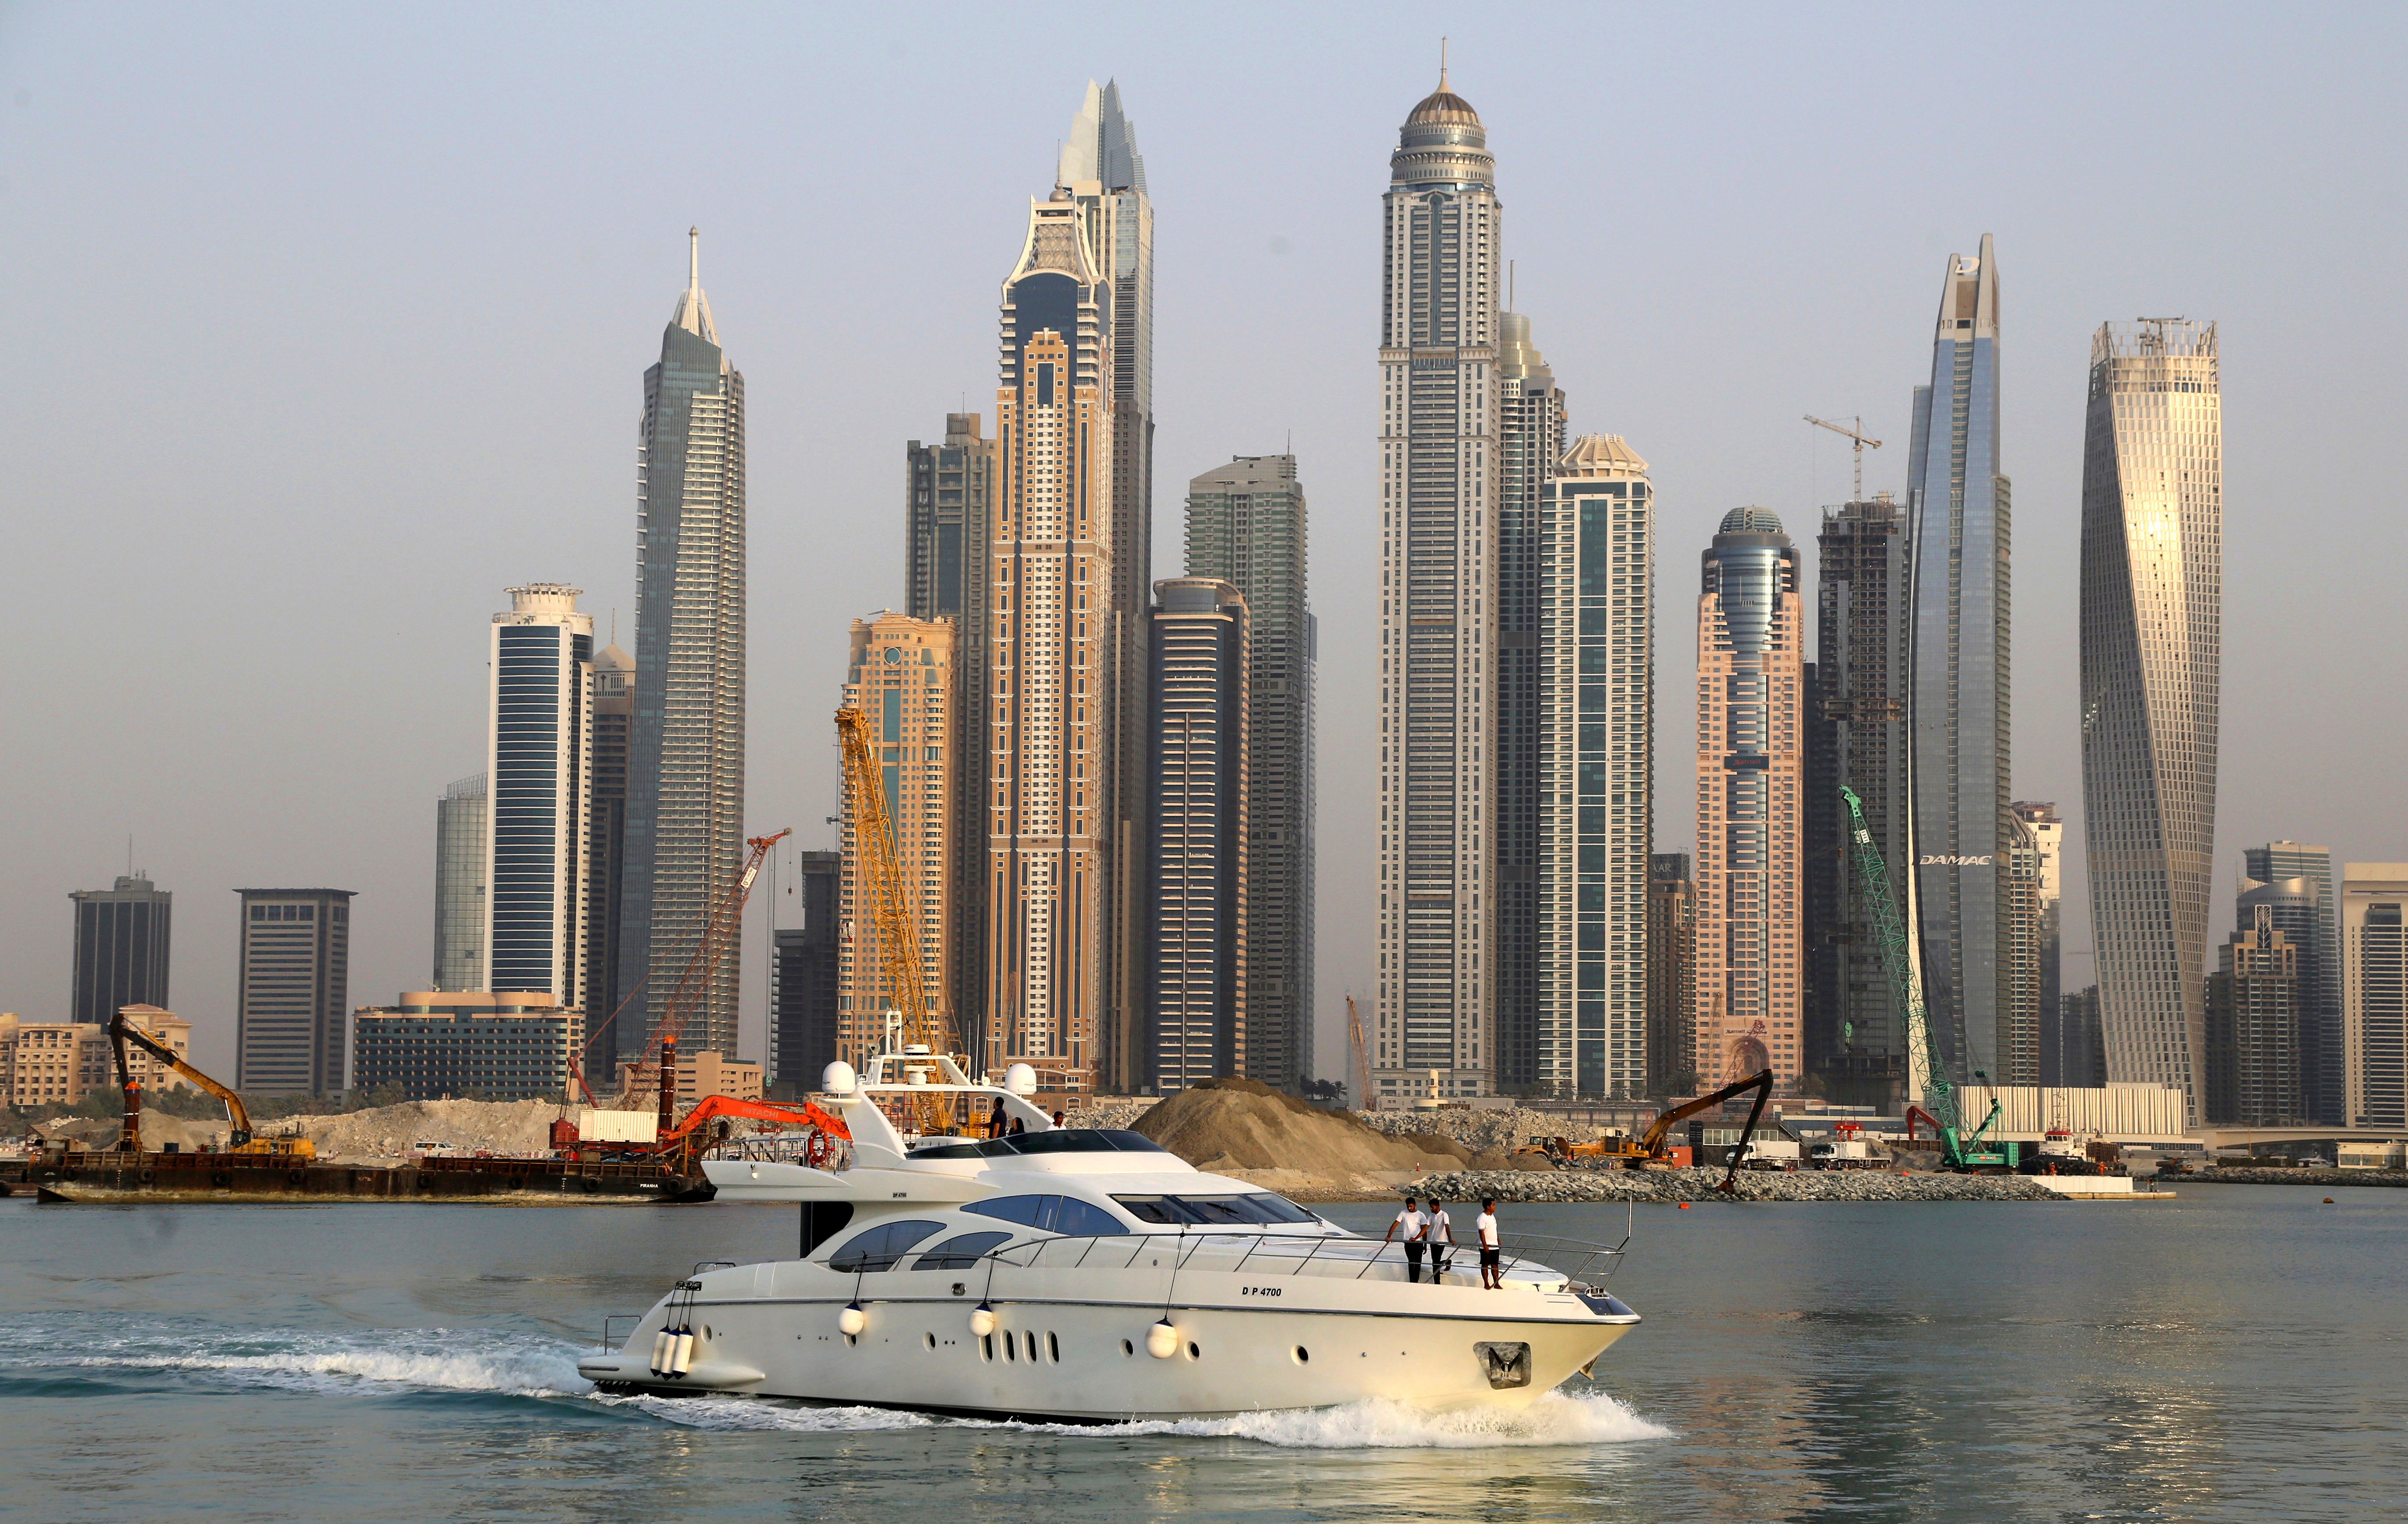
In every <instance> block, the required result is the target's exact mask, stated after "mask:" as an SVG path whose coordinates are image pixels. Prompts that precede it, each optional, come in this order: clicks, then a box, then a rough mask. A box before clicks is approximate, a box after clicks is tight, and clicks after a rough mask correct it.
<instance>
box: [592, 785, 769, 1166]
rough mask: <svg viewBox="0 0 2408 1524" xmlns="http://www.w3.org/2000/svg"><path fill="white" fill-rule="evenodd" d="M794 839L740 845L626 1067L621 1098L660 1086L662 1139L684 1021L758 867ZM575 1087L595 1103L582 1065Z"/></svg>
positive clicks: (673, 1096)
mask: <svg viewBox="0 0 2408 1524" xmlns="http://www.w3.org/2000/svg"><path fill="white" fill-rule="evenodd" d="M794 834H795V833H794V832H793V831H791V830H783V831H780V832H779V833H778V834H777V835H775V836H755V837H752V838H749V839H747V841H745V843H744V844H745V845H746V846H747V847H749V848H751V849H752V850H751V852H750V853H749V854H748V855H746V857H745V859H744V870H743V871H742V872H740V873H738V874H737V875H736V883H735V884H734V885H733V886H732V887H730V888H729V889H728V891H727V898H726V899H723V900H721V901H720V902H719V905H718V906H717V908H715V909H714V910H713V911H712V912H711V913H710V919H709V920H708V921H707V922H705V923H704V925H703V928H702V935H701V936H700V937H698V938H696V939H695V944H694V952H693V954H692V956H689V957H687V959H686V963H685V969H684V971H683V972H681V973H680V974H679V975H678V982H677V987H676V988H674V989H672V990H670V991H669V994H668V999H666V1000H663V1001H662V1002H661V1019H660V1023H659V1025H658V1026H656V1027H654V1028H652V1037H651V1039H650V1041H648V1042H646V1043H645V1044H644V1052H643V1056H642V1057H639V1058H638V1059H636V1060H635V1061H633V1062H632V1063H630V1064H628V1065H627V1069H626V1088H625V1090H624V1092H623V1094H624V1095H640V1094H642V1093H643V1092H644V1091H645V1090H646V1089H648V1088H651V1087H652V1086H653V1085H657V1086H658V1087H659V1090H660V1098H661V1100H660V1106H661V1129H660V1135H661V1136H662V1137H664V1138H667V1137H668V1136H669V1135H670V1132H671V1130H672V1124H673V1123H674V1122H675V1121H676V1116H675V1112H676V1109H677V1040H678V1034H679V1033H680V1032H681V1031H682V1030H683V1029H684V1028H685V1020H686V1016H687V1015H688V1014H690V1013H691V1012H692V1011H693V1010H694V1007H695V1004H696V1003H697V1002H698V1001H700V1000H701V999H702V998H703V996H704V995H705V993H707V992H708V991H709V990H710V981H711V976H712V975H713V974H715V973H717V972H718V971H719V965H720V963H721V961H722V960H723V959H724V958H725V957H726V956H727V946H728V943H730V942H734V941H735V940H736V932H737V928H738V927H740V926H741V925H743V922H744V906H745V903H746V901H748V900H750V899H752V898H753V880H754V879H756V878H758V877H760V876H761V865H762V863H764V862H765V861H767V859H768V856H769V850H770V849H771V848H772V847H775V846H776V845H777V844H778V843H779V842H781V841H784V840H785V839H786V838H787V837H789V836H792V835H794ZM660 962H661V960H655V961H654V963H653V965H652V972H651V973H648V974H646V975H645V977H644V983H645V984H650V983H651V982H652V974H656V973H658V972H659V971H660ZM642 988H643V985H638V986H637V988H636V989H635V990H631V991H629V992H628V995H627V999H626V1000H625V1001H623V1002H621V1005H620V1010H622V1011H624V1010H625V1009H626V1007H627V1005H628V1004H630V1003H632V1002H633V1001H634V1000H635V998H636V996H637V994H638V993H640V992H641V990H642ZM616 1016H617V1013H616V1012H614V1013H612V1017H613V1022H612V1023H605V1024H604V1025H603V1026H602V1027H601V1028H597V1029H596V1030H595V1033H594V1034H593V1036H591V1037H588V1038H587V1039H586V1040H585V1044H586V1046H587V1047H589V1048H590V1047H592V1046H593V1045H594V1043H595V1041H596V1040H597V1039H598V1038H600V1036H601V1035H602V1033H603V1032H605V1031H608V1030H609V1028H610V1026H611V1025H612V1024H613V1023H615V1020H616ZM577 1084H578V1087H579V1088H581V1089H582V1090H583V1091H584V1092H585V1099H586V1100H587V1101H588V1102H589V1103H591V1104H595V1105H599V1104H600V1102H599V1101H597V1100H595V1097H594V1086H593V1085H590V1084H588V1083H587V1081H586V1079H585V1073H584V1067H583V1065H582V1064H581V1065H580V1066H579V1068H578V1074H577Z"/></svg>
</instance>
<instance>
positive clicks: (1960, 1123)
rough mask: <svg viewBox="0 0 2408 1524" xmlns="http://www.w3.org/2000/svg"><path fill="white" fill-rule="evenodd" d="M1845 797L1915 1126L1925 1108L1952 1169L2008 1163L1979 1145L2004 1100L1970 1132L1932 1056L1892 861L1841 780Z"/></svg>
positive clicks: (1910, 1117) (1910, 1120)
mask: <svg viewBox="0 0 2408 1524" xmlns="http://www.w3.org/2000/svg"><path fill="white" fill-rule="evenodd" d="M1840 798H1842V800H1843V801H1845V802H1846V804H1847V807H1848V847H1849V851H1850V852H1851V853H1852V854H1853V855H1855V857H1856V876H1857V878H1858V879H1859V880H1860V881H1861V882H1862V883H1863V884H1864V886H1865V902H1866V904H1867V905H1868V906H1870V907H1871V910H1872V914H1873V936H1874V938H1875V940H1876V941H1878V942H1880V943H1881V950H1882V961H1883V962H1884V964H1885V965H1886V966H1887V968H1888V970H1889V983H1890V993H1891V995H1892V997H1893V998H1894V999H1896V1000H1897V1001H1898V1010H1899V1016H1900V1017H1901V1018H1902V1019H1903V1020H1904V1021H1905V1023H1906V1087H1907V1089H1908V1090H1909V1091H1910V1092H1912V1101H1919V1102H1920V1104H1919V1105H1917V1104H1913V1103H1910V1105H1909V1106H1908V1109H1907V1115H1908V1125H1909V1126H1910V1128H1911V1127H1912V1126H1913V1121H1914V1114H1915V1113H1916V1112H1918V1111H1920V1112H1921V1113H1922V1114H1923V1115H1924V1117H1925V1118H1926V1119H1927V1120H1928V1121H1929V1122H1930V1123H1931V1128H1932V1130H1933V1131H1935V1132H1937V1133H1939V1134H1940V1150H1941V1156H1942V1157H1943V1158H1944V1159H1945V1160H1946V1161H1947V1163H1948V1167H1949V1168H1950V1169H1952V1170H1972V1169H1978V1168H1983V1167H1985V1166H1993V1165H1997V1166H2003V1165H2004V1164H2005V1163H2006V1156H2005V1154H2004V1153H2002V1152H2000V1151H1998V1150H1996V1149H1984V1148H1977V1147H1976V1146H1975V1145H1976V1144H1978V1143H1980V1142H1981V1139H1982V1135H1983V1134H1984V1133H1986V1132H1987V1131H1989V1130H1990V1124H1991V1123H1993V1122H1995V1121H1997V1120H1998V1119H1999V1110H2000V1107H1999V1102H1998V1101H1997V1100H1992V1101H1991V1102H1990V1114H1989V1115H1988V1116H1986V1117H1984V1118H1983V1119H1982V1125H1981V1126H1980V1127H1978V1128H1976V1129H1973V1131H1972V1133H1971V1135H1970V1136H1969V1135H1967V1133H1966V1131H1965V1117H1964V1114H1963V1112H1962V1111H1960V1110H1959V1109H1958V1107H1957V1087H1956V1086H1955V1085H1952V1084H1950V1083H1949V1080H1948V1074H1947V1071H1946V1069H1945V1067H1944V1066H1942V1065H1940V1064H1936V1063H1934V1062H1933V1061H1932V1053H1931V1023H1930V1019H1929V1017H1928V1015H1927V1014H1925V1011H1924V1006H1923V982H1922V981H1921V980H1920V979H1917V978H1916V977H1915V973H1914V961H1913V959H1911V958H1909V957H1908V956H1907V946H1906V930H1905V928H1904V927H1902V926H1901V925H1900V924H1899V918H1898V904H1897V902H1896V901H1895V900H1894V899H1891V898H1890V889H1889V865H1888V864H1887V863H1885V862H1884V861H1882V855H1881V849H1880V848H1878V847H1876V846H1874V845H1873V833H1872V831H1871V829H1870V828H1869V827H1867V826H1866V825H1865V801H1864V800H1862V799H1860V798H1857V797H1856V790H1855V789H1853V788H1850V787H1849V786H1848V785H1847V784H1841V785H1840Z"/></svg>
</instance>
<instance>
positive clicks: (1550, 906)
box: [1498, 434, 1656, 1100]
mask: <svg viewBox="0 0 2408 1524" xmlns="http://www.w3.org/2000/svg"><path fill="white" fill-rule="evenodd" d="M1537 538H1538V541H1539V546H1538V550H1539V554H1538V567H1537V568H1536V569H1537V580H1538V583H1539V609H1538V620H1537V624H1538V636H1539V640H1538V652H1537V655H1538V661H1537V662H1536V663H1535V666H1536V669H1537V670H1536V672H1535V674H1534V675H1535V676H1536V677H1537V678H1538V689H1539V709H1540V713H1539V724H1538V727H1537V728H1538V735H1537V738H1536V742H1537V744H1536V750H1537V753H1538V757H1539V769H1538V785H1539V799H1538V805H1539V811H1538V814H1539V818H1538V822H1537V827H1538V828H1537V830H1536V832H1535V833H1534V834H1535V835H1536V838H1537V841H1536V843H1535V844H1536V846H1537V849H1538V850H1537V853H1536V856H1537V859H1538V861H1537V865H1536V868H1537V871H1536V874H1535V877H1536V879H1537V891H1538V892H1537V894H1536V895H1535V896H1534V897H1533V899H1534V900H1535V904H1534V906H1533V908H1534V909H1535V911H1536V913H1537V916H1536V925H1535V927H1533V930H1534V931H1535V933H1536V935H1535V938H1534V940H1535V942H1537V947H1536V949H1535V950H1536V953H1537V957H1536V958H1535V960H1534V962H1535V965H1536V967H1535V970H1534V971H1535V972H1536V974H1537V976H1538V977H1537V981H1536V983H1537V985H1538V988H1537V991H1536V993H1537V996H1538V1016H1539V1019H1538V1023H1537V1034H1536V1035H1537V1043H1536V1046H1537V1064H1536V1068H1535V1073H1534V1075H1533V1078H1534V1081H1535V1083H1536V1084H1537V1085H1538V1086H1539V1088H1540V1089H1541V1092H1542V1093H1544V1094H1548V1095H1554V1096H1561V1097H1570V1096H1575V1095H1577V1096H1580V1097H1583V1098H1585V1099H1594V1100H1627V1099H1631V1098H1634V1097H1637V1096H1641V1095H1643V1094H1645V1093H1646V1089H1647V1038H1648V1030H1647V973H1648V946H1649V943H1648V935H1647V910H1648V904H1647V894H1648V873H1649V863H1650V861H1651V858H1652V853H1653V848H1654V842H1655V812H1656V791H1655V778H1656V675H1655V674H1656V660H1655V657H1656V650H1655V625H1656V601H1655V596H1654V589H1655V582H1656V504H1655V497H1654V493H1653V489H1652V487H1651V486H1650V484H1649V482H1648V480H1647V463H1646V462H1645V461H1643V460H1641V459H1640V458H1639V456H1638V454H1637V453H1635V452H1634V451H1632V450H1631V448H1630V447H1629V446H1628V445H1627V444H1625V443H1624V442H1623V440H1622V437H1621V436H1620V435H1618V434H1617V435H1597V434H1587V435H1583V436H1582V437H1581V438H1580V439H1578V440H1576V441H1574V443H1573V444H1572V447H1571V448H1570V450H1569V451H1567V452H1566V453H1564V455H1563V457H1562V459H1561V460H1560V461H1559V462H1558V463H1557V464H1556V466H1555V469H1554V471H1553V472H1552V474H1551V478H1550V480H1549V481H1548V482H1547V484H1546V488H1545V491H1544V492H1543V494H1542V495H1541V509H1540V515H1539V525H1538V537H1537ZM1505 887H1506V888H1507V889H1508V890H1510V888H1511V884H1510V880H1509V883H1508V884H1507V885H1506V886H1505ZM1505 903H1506V904H1507V905H1508V906H1509V907H1510V906H1511V905H1512V899H1511V898H1510V895H1509V897H1508V899H1506V900H1505ZM1498 944H1499V947H1500V949H1502V948H1503V947H1505V946H1507V945H1509V943H1508V940H1507V938H1506V937H1505V936H1504V934H1503V932H1502V931H1501V929H1500V932H1499V935H1498ZM1502 977H1503V975H1502V974H1501V973H1500V975H1499V978H1500V980H1501V979H1502ZM1504 1018H1505V1013H1503V1012H1502V1011H1501V1010H1500V1013H1499V1025H1500V1027H1501V1026H1503V1024H1504Z"/></svg>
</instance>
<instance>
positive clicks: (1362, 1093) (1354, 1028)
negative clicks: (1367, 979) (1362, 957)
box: [1346, 990, 1371, 1112]
mask: <svg viewBox="0 0 2408 1524" xmlns="http://www.w3.org/2000/svg"><path fill="white" fill-rule="evenodd" d="M1346 1062H1347V1073H1346V1078H1347V1080H1348V1082H1349V1083H1350V1084H1351V1085H1353V1086H1354V1089H1355V1110H1356V1111H1358V1112H1367V1111H1369V1110H1370V1109H1371V1045H1370V1044H1369V1042H1365V1041H1364V1040H1363V1018H1362V1017H1360V1016H1358V1015H1356V1014H1355V994H1354V991H1352V990H1349V991H1348V992H1347V994H1346Z"/></svg>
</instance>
